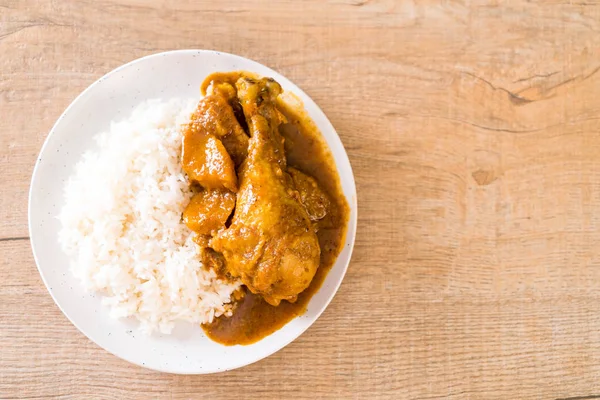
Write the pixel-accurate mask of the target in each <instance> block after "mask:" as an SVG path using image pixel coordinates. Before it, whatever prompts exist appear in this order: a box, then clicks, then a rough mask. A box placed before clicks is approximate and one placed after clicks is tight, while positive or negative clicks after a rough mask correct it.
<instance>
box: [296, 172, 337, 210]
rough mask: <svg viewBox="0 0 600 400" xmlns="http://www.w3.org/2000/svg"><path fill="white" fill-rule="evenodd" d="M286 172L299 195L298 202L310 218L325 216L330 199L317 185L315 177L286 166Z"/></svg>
mask: <svg viewBox="0 0 600 400" xmlns="http://www.w3.org/2000/svg"><path fill="white" fill-rule="evenodd" d="M288 173H289V174H290V177H291V178H292V181H293V183H294V187H295V188H296V190H297V191H298V193H299V195H300V202H301V203H302V205H303V206H304V208H305V209H306V212H307V213H308V216H309V218H310V220H311V221H313V222H314V221H318V220H321V219H323V218H325V215H327V209H328V208H329V207H330V205H331V201H330V200H329V197H328V196H327V194H325V192H324V191H323V190H322V189H321V188H320V187H319V184H318V183H317V181H316V180H315V178H313V177H312V176H308V175H306V174H305V173H303V172H301V171H299V170H297V169H296V168H288Z"/></svg>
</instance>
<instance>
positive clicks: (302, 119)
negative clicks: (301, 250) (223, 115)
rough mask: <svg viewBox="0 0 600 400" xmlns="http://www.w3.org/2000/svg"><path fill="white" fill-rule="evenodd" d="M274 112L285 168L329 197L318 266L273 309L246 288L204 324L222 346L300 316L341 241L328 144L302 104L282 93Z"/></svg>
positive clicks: (342, 216) (339, 196) (341, 205)
mask: <svg viewBox="0 0 600 400" xmlns="http://www.w3.org/2000/svg"><path fill="white" fill-rule="evenodd" d="M241 74H242V73H241V72H234V73H222V74H213V75H211V76H209V77H208V78H207V79H206V80H205V83H204V84H203V86H202V88H201V91H202V93H203V94H205V93H206V90H207V85H208V83H209V82H212V84H215V83H216V84H218V82H219V81H222V82H235V80H237V79H238V78H239V77H240V76H241ZM244 74H245V75H247V74H246V73H244ZM286 97H287V98H286ZM277 109H278V110H279V112H280V113H281V114H282V115H283V116H284V117H285V119H286V120H287V122H286V123H284V124H282V125H280V126H279V133H280V134H281V136H282V137H283V138H284V148H285V156H286V158H287V164H288V166H289V167H294V168H296V169H298V170H300V171H301V172H303V173H305V174H307V175H309V176H311V177H313V178H314V179H315V180H316V181H317V183H318V184H319V187H320V188H321V189H322V190H323V191H324V192H325V193H326V194H327V195H328V197H329V199H330V204H329V205H328V209H327V214H326V216H325V217H324V218H323V219H321V220H319V221H317V222H316V223H315V224H316V227H317V229H318V231H317V237H318V242H319V246H320V249H321V254H320V263H319V267H318V269H317V272H316V274H315V276H314V278H313V279H312V281H311V283H310V286H309V287H308V288H307V289H306V290H304V291H303V292H302V293H300V294H299V295H298V298H297V300H296V301H295V302H293V303H291V302H288V301H281V303H280V304H279V305H278V306H273V305H270V304H269V303H267V302H266V301H265V300H263V298H262V296H260V295H257V294H253V293H251V292H250V291H249V290H247V289H246V293H245V296H243V297H242V298H241V299H240V300H238V301H237V303H236V304H235V306H234V310H233V315H232V316H230V317H225V316H222V317H219V318H217V319H216V320H215V321H214V322H213V323H212V324H209V325H204V326H203V329H204V331H205V332H206V334H207V336H208V337H210V338H211V339H212V340H214V341H216V342H218V343H221V344H224V345H236V344H241V345H247V344H251V343H254V342H257V341H259V340H261V339H262V338H264V337H266V336H268V335H270V334H271V333H273V332H275V331H277V330H278V329H280V328H281V327H283V326H284V325H285V324H286V323H288V322H289V321H291V320H292V319H293V318H295V317H297V316H299V315H301V314H303V313H304V312H305V311H306V308H307V305H308V303H309V301H310V299H311V298H312V296H313V295H314V294H315V293H316V292H317V291H318V290H319V288H320V287H321V285H322V284H323V281H324V280H325V277H326V276H327V273H328V272H329V271H330V270H331V268H332V266H333V265H334V263H335V260H336V259H337V257H338V255H339V253H340V252H341V250H342V247H343V244H344V241H345V235H346V228H347V224H348V218H349V206H348V203H347V201H346V198H345V196H344V194H343V192H342V188H341V183H340V179H339V176H338V173H337V169H336V166H335V162H334V160H333V157H332V155H331V153H330V151H329V149H328V147H327V144H326V143H325V141H324V139H323V138H322V136H321V133H320V132H319V130H318V128H317V127H316V125H315V124H314V123H313V121H312V120H311V119H310V117H309V116H308V115H307V114H306V112H305V111H304V109H303V107H302V104H301V102H300V101H299V100H298V99H297V98H295V97H294V96H293V95H289V94H287V93H284V94H283V95H281V96H280V99H279V100H278V104H277ZM234 111H235V110H234Z"/></svg>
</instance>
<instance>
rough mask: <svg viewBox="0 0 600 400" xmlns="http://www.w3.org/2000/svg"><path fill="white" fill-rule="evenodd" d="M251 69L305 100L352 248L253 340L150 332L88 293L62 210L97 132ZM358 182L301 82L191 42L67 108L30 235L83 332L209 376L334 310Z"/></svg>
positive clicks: (133, 357)
mask: <svg viewBox="0 0 600 400" xmlns="http://www.w3.org/2000/svg"><path fill="white" fill-rule="evenodd" d="M234 70H247V71H252V72H256V73H258V74H260V75H263V76H270V77H273V78H275V79H276V80H277V81H278V82H279V83H280V84H281V86H282V87H283V88H284V90H290V91H292V92H294V93H295V94H296V95H298V96H299V97H300V98H301V99H302V101H303V102H304V105H305V108H306V110H307V112H308V113H309V115H310V116H311V117H312V119H313V120H314V121H315V123H316V124H317V126H318V127H319V129H320V130H321V132H322V133H323V136H324V137H325V140H326V141H327V143H328V144H329V147H330V149H331V151H332V153H333V156H334V158H335V162H336V165H337V168H338V172H339V174H340V178H341V181H342V187H343V190H344V194H345V195H346V197H347V199H348V203H349V204H350V208H351V214H350V221H349V225H348V232H347V237H346V243H345V245H344V249H343V251H342V253H341V254H340V256H339V257H338V260H337V262H336V263H335V265H334V267H333V268H332V270H331V271H330V272H329V274H328V275H327V278H326V279H325V282H324V283H323V286H322V287H321V289H320V290H319V291H318V292H317V293H316V294H315V295H314V296H313V298H312V299H311V301H310V303H309V305H308V311H307V312H306V314H304V315H302V316H300V317H298V318H295V319H294V320H292V321H290V322H289V323H288V324H287V325H285V326H284V327H283V328H282V329H280V330H279V331H277V332H275V333H274V334H272V335H270V336H268V337H266V338H264V339H263V340H261V341H259V342H258V343H255V344H252V345H249V346H231V347H227V346H223V345H220V344H217V343H215V342H213V341H211V340H210V339H208V338H207V337H206V336H205V335H204V334H203V332H202V329H201V328H200V327H198V326H193V325H191V324H183V323H182V324H180V325H178V326H177V327H176V329H175V331H174V333H173V334H172V335H159V334H153V335H152V336H144V335H142V334H141V333H139V332H137V323H136V322H135V321H132V320H113V319H110V318H109V317H108V311H107V309H105V308H104V307H103V306H102V305H101V304H100V299H99V296H95V295H93V294H86V293H84V291H83V289H82V288H81V287H80V285H79V282H77V281H76V280H75V279H74V278H73V277H72V276H71V273H70V271H69V269H68V260H67V257H66V256H65V255H64V254H63V253H62V251H61V249H60V246H59V244H58V241H57V233H58V231H59V228H60V226H59V222H58V220H57V219H56V218H55V217H56V215H58V213H59V210H60V209H61V207H62V204H63V202H64V200H63V197H62V193H63V186H64V182H65V180H66V179H67V177H68V176H69V175H70V174H71V172H72V171H73V167H74V165H75V163H76V162H77V161H78V160H79V158H80V156H81V154H82V153H83V152H84V151H85V150H87V149H88V148H90V147H91V146H93V142H92V136H93V135H95V134H96V133H98V132H101V131H104V130H106V129H108V128H109V122H110V121H111V120H114V119H118V118H122V117H126V116H127V115H128V114H129V112H130V111H131V110H132V109H133V107H134V106H136V105H138V104H139V103H140V102H142V101H144V100H146V99H150V98H163V99H168V98H172V97H184V98H186V97H199V96H200V94H199V87H200V84H201V83H202V81H203V80H204V78H205V77H206V76H207V75H208V74H210V73H212V72H215V71H234ZM356 212H357V205H356V188H355V185H354V177H353V175H352V169H351V167H350V162H349V161H348V156H347V155H346V152H345V150H344V147H343V146H342V143H341V141H340V139H339V137H338V135H337V133H336V132H335V130H334V128H333V126H332V125H331V123H330V122H329V120H328V119H327V117H326V116H325V115H324V114H323V112H322V111H321V110H320V109H319V107H318V106H317V105H316V104H315V103H314V102H313V101H312V100H311V99H310V98H309V97H308V96H307V95H306V94H305V93H304V92H303V91H302V90H300V89H299V88H298V87H297V86H296V85H294V84H293V83H292V82H290V81H289V80H288V79H286V78H285V77H283V76H281V75H280V74H278V73H277V72H275V71H273V70H272V69H270V68H267V67H265V66H264V65H261V64H259V63H257V62H254V61H251V60H248V59H245V58H242V57H239V56H235V55H231V54H226V53H220V52H216V51H206V50H181V51H171V52H166V53H160V54H155V55H151V56H148V57H144V58H141V59H138V60H135V61H133V62H130V63H128V64H125V65H123V66H121V67H119V68H117V69H115V70H114V71H112V72H109V73H108V74H106V75H105V76H103V77H102V78H100V79H99V80H98V81H96V82H95V83H93V84H92V85H91V86H90V87H89V88H87V89H86V90H85V91H84V92H83V93H81V95H79V97H77V98H76V99H75V100H74V101H73V103H71V105H70V106H69V107H68V108H67V110H66V111H65V112H64V113H63V114H62V115H61V116H60V118H59V119H58V121H57V122H56V124H55V125H54V127H53V128H52V130H51V131H50V133H49V135H48V137H47V139H46V142H45V143H44V146H43V147H42V150H41V152H40V155H39V157H38V159H37V162H36V165H35V169H34V171H33V177H32V181H31V188H30V192H29V233H30V235H31V246H32V248H33V254H34V257H35V261H36V263H37V266H38V269H39V271H40V274H41V276H42V279H43V280H44V283H45V284H46V286H47V288H48V291H49V292H50V294H51V295H52V297H53V298H54V301H55V302H56V304H57V305H58V306H59V307H60V309H61V310H62V311H63V313H64V314H65V315H66V316H67V318H69V320H71V322H72V323H73V325H75V326H76V327H77V328H78V329H79V330H80V331H81V332H83V333H84V334H85V335H86V336H87V337H88V338H90V339H91V340H92V341H94V342H95V343H96V344H98V345H99V346H101V347H103V348H104V349H106V350H107V351H109V352H111V353H112V354H114V355H116V356H118V357H121V358H123V359H125V360H127V361H130V362H132V363H134V364H137V365H140V366H143V367H146V368H151V369H154V370H158V371H164V372H172V373H181V374H205V373H211V372H218V371H226V370H231V369H234V368H238V367H241V366H244V365H247V364H250V363H253V362H255V361H258V360H260V359H262V358H264V357H267V356H269V355H271V354H273V353H274V352H276V351H277V350H279V349H281V348H283V347H284V346H286V345H287V344H288V343H290V342H291V341H292V340H294V339H295V338H297V337H298V336H300V334H302V332H304V331H305V330H306V329H307V328H308V327H309V326H310V325H311V324H312V323H313V322H315V320H316V319H317V318H318V317H319V315H320V314H321V313H322V312H323V310H325V308H326V307H327V305H328V304H329V302H330V301H331V299H332V298H333V296H334V294H335V292H336V291H337V289H338V287H339V285H340V283H341V282H342V279H343V277H344V274H345V273H346V269H347V267H348V263H349V262H350V256H351V253H352V248H353V246H354V238H355V234H356Z"/></svg>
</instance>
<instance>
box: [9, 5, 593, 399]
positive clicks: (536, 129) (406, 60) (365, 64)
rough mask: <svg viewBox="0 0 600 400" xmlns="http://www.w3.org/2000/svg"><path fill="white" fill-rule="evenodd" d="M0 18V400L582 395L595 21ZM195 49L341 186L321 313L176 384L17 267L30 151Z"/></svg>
mask: <svg viewBox="0 0 600 400" xmlns="http://www.w3.org/2000/svg"><path fill="white" fill-rule="evenodd" d="M500 3H501V2H497V1H492V2H486V1H473V2H459V1H429V0H419V1H414V2H412V1H408V2H403V1H399V0H398V1H394V0H379V1H377V0H371V1H369V0H329V1H322V0H310V1H309V0H287V1H277V2H267V1H260V0H252V1H250V0H248V1H244V2H240V1H223V2H215V1H192V0H185V1H167V0H164V1H159V0H156V1H151V0H81V1H60V0H52V1H34V0H0V160H1V163H2V164H1V174H0V220H1V221H2V224H1V226H0V254H1V255H2V257H1V259H0V398H3V399H13V398H36V399H50V398H60V399H82V398H95V399H116V398H123V399H125V398H141V399H148V398H167V399H188V398H197V397H198V396H201V395H202V394H205V395H206V397H204V398H209V399H225V398H236V399H238V398H243V399H262V400H265V399H278V398H282V399H283V398H293V399H314V398H328V399H349V398H356V399H371V398H382V399H383V398H389V399H405V398H406V399H409V398H410V399H438V398H450V399H478V398H485V399H495V398H503V399H552V398H561V399H565V398H571V399H591V398H600V72H599V71H600V5H599V4H594V3H595V2H591V1H590V2H577V1H572V2H571V1H545V2H542V1H537V0H531V1H527V2H525V1H522V2H519V1H515V2H510V3H511V4H504V5H501V4H500ZM182 48H206V49H217V50H221V51H226V52H232V53H236V54H240V55H242V56H247V57H250V58H253V59H255V60H257V61H259V62H262V63H264V64H266V65H269V66H271V67H273V68H275V69H276V70H278V71H280V72H281V73H283V74H284V75H286V76H287V77H289V78H290V79H292V80H293V81H294V82H296V83H297V84H298V85H299V86H300V87H302V88H303V89H304V90H306V91H307V92H308V94H309V95H310V96H311V97H312V98H313V99H314V100H315V101H316V102H317V103H318V104H319V105H320V106H321V107H322V108H323V110H324V111H325V113H326V114H327V115H328V116H329V118H330V119H331V121H332V123H333V124H334V126H335V127H336V128H337V130H338V132H339V134H340V136H341V138H342V141H343V143H344V145H345V146H346V149H347V151H348V154H349V156H350V160H351V162H352V165H353V167H354V172H355V175H356V181H357V186H358V197H359V208H360V210H359V229H358V237H357V242H356V248H355V252H354V257H353V260H352V263H351V265H350V268H349V270H348V275H347V276H346V279H345V281H344V283H343V285H342V287H341V289H340V291H339V292H338V294H337V296H336V297H335V299H334V300H333V302H332V304H331V305H330V307H329V308H328V309H327V311H326V312H325V313H324V314H323V316H322V317H321V318H320V319H319V320H318V321H317V322H316V323H315V324H314V325H313V327H311V328H310V329H309V330H308V331H307V332H306V333H305V334H304V335H302V337H300V338H299V339H298V340H296V341H295V342H294V343H292V344H291V345H289V346H288V347H286V348H285V349H283V350H282V351H280V352H278V353H277V354H275V355H273V356H271V357H269V358H267V359H265V360H263V361H260V362H258V363H256V364H254V365H251V366H248V367H245V368H242V369H240V370H236V371H232V372H228V373H223V374H219V375H212V376H176V375H168V374H161V373H156V372H152V371H148V370H144V369H141V368H138V367H136V366H134V365H130V364H128V363H126V362H125V361H122V360H120V359H118V358H116V357H114V356H112V355H110V354H108V353H107V352H105V351H104V350H102V349H101V348H99V347H97V346H96V345H95V344H93V343H92V342H90V341H89V340H88V339H86V338H85V337H84V336H83V335H82V334H81V333H79V332H78V331H77V329H75V328H74V327H73V326H72V325H71V324H70V323H69V321H68V320H67V319H66V318H65V317H64V316H63V315H62V314H61V312H60V311H59V309H58V307H57V306H56V305H55V304H54V302H53V301H52V299H51V298H50V296H49V295H48V293H47V291H46V289H45V287H44V285H43V283H42V281H41V279H40V277H39V274H38V272H37V270H36V267H35V265H34V262H33V259H32V254H31V250H30V247H29V240H28V230H27V211H26V209H27V191H28V186H29V180H30V176H31V172H32V168H33V165H34V161H35V158H36V155H37V153H38V151H39V150H40V147H41V145H42V142H43V140H44V138H45V137H46V134H47V132H48V131H49V129H50V128H51V126H52V124H53V123H54V121H55V120H56V118H57V117H58V116H59V115H60V113H61V112H62V111H63V110H64V109H65V107H66V106H67V105H68V104H69V103H70V102H71V101H72V100H73V99H74V98H75V96H76V95H77V94H78V93H79V92H81V91H82V90H83V89H84V88H85V87H87V86H88V85H89V84H90V83H92V82H93V81H94V80H96V79H97V78H98V77H100V76H101V75H103V74H104V73H106V72H108V71H110V70H111V69H113V68H115V67H117V66H119V65H121V64H123V63H125V62H127V61H130V60H133V59H135V58H138V57H140V56H144V55H147V54H151V53H156V52H160V51H163V50H170V49H182Z"/></svg>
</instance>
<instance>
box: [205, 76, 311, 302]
mask: <svg viewBox="0 0 600 400" xmlns="http://www.w3.org/2000/svg"><path fill="white" fill-rule="evenodd" d="M236 87H237V93H238V96H239V99H240V103H241V104H242V108H243V111H244V114H245V116H246V120H247V122H248V126H249V130H250V136H251V137H250V146H249V149H248V157H247V158H246V160H245V161H244V163H243V164H242V166H241V168H240V170H239V181H240V187H239V191H238V192H237V204H236V208H235V212H234V215H233V219H232V222H231V225H230V227H229V228H227V229H224V230H221V231H219V232H218V233H217V235H216V236H215V237H213V239H212V240H211V241H210V245H211V247H212V248H213V249H214V250H216V251H217V252H220V253H222V254H223V257H224V259H225V265H224V268H225V269H226V270H227V272H228V273H229V274H230V275H231V276H233V277H239V278H240V279H241V280H242V282H243V283H244V284H245V285H246V286H247V287H248V289H249V290H250V291H252V292H253V293H256V294H260V295H262V297H263V298H264V299H265V300H266V301H267V302H268V303H269V304H272V305H279V303H280V302H281V300H287V301H290V302H293V301H296V299H297V296H298V294H300V293H301V292H302V291H304V290H305V289H306V288H307V287H308V286H309V284H310V282H311V281H312V279H313V277H314V275H315V273H316V271H317V268H318V267H319V261H320V253H321V250H320V248H319V242H318V239H317V235H316V234H315V232H314V230H313V228H312V226H311V221H310V218H309V215H308V214H307V212H306V209H305V208H304V206H303V205H302V204H301V202H300V196H299V193H298V191H296V190H295V189H294V188H293V187H292V185H291V180H290V178H289V175H287V172H286V159H285V154H284V148H283V138H282V137H281V136H280V134H279V131H278V127H279V124H280V115H279V113H278V111H277V110H276V108H275V100H276V98H277V96H278V95H279V93H281V87H280V86H279V84H278V83H277V82H275V81H274V80H272V79H260V80H256V79H252V78H249V77H242V78H240V79H239V80H238V81H237V83H236Z"/></svg>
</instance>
